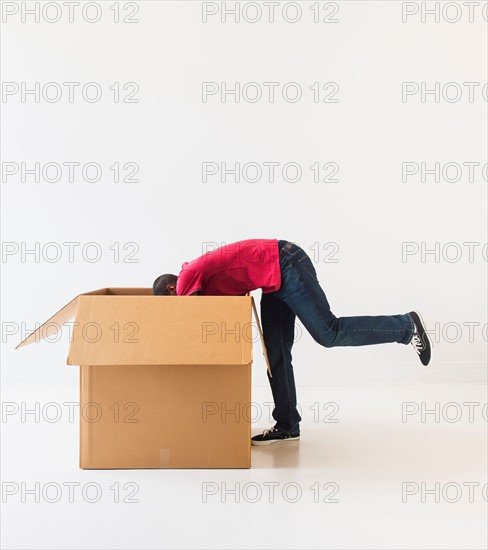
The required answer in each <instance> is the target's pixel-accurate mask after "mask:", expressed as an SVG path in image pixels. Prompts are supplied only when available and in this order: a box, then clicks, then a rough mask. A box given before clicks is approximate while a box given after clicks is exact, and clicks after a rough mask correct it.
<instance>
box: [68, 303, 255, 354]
mask: <svg viewBox="0 0 488 550" xmlns="http://www.w3.org/2000/svg"><path fill="white" fill-rule="evenodd" d="M77 300H78V304H77V309H76V319H75V324H74V327H73V332H72V336H73V337H72V342H71V346H70V351H69V357H68V364H69V365H191V364H199V365H244V364H248V363H251V362H252V313H251V310H252V308H251V307H250V306H251V302H252V297H251V296H152V295H147V296H144V295H111V294H106V295H103V296H97V295H87V294H85V295H80V296H78V299H77Z"/></svg>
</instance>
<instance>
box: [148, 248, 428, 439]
mask: <svg viewBox="0 0 488 550" xmlns="http://www.w3.org/2000/svg"><path fill="white" fill-rule="evenodd" d="M258 288H261V289H262V296H261V303H260V309H261V323H262V329H263V337H264V343H265V345H266V349H267V355H268V360H269V364H270V368H271V373H272V377H270V375H269V373H267V374H268V380H269V383H270V385H271V391H272V394H273V399H274V404H275V407H274V409H273V418H274V419H275V420H276V424H275V425H274V426H273V427H272V428H271V429H268V430H264V432H263V433H262V434H260V435H256V436H254V437H253V438H252V440H251V442H252V444H253V445H269V444H271V443H277V442H285V441H295V440H297V439H299V438H300V429H299V422H300V421H301V419H302V418H301V416H300V414H299V413H298V411H297V407H296V405H297V398H296V389H295V379H294V375H293V366H292V356H291V349H292V346H293V340H294V334H295V318H296V317H298V318H299V319H300V321H301V322H302V323H303V326H304V327H305V328H306V329H307V331H308V332H309V333H310V334H311V336H312V337H313V338H314V340H315V341H316V342H318V343H319V344H321V345H322V346H324V347H326V348H330V347H335V346H367V345H372V344H383V343H388V342H397V343H399V344H409V343H411V344H412V345H413V347H414V349H415V351H416V353H417V354H418V357H419V359H420V361H421V362H422V364H423V365H428V364H429V361H430V358H431V343H430V340H429V337H428V335H427V333H426V330H425V326H424V324H423V321H422V319H421V318H420V315H419V314H418V313H416V312H415V311H411V312H409V313H405V314H400V315H377V316H360V317H336V316H335V315H334V314H333V313H332V311H331V310H330V306H329V302H328V301H327V298H326V296H325V293H324V291H323V290H322V288H321V286H320V284H319V281H318V279H317V273H316V271H315V268H314V265H313V263H312V260H311V259H310V257H309V256H308V254H307V253H306V252H305V251H304V250H303V249H302V248H301V247H300V246H299V245H298V244H296V243H294V242H291V241H287V240H284V239H280V240H277V239H247V240H244V241H238V242H235V243H232V244H228V245H225V246H222V247H220V248H217V249H216V250H212V251H210V252H207V253H206V254H203V255H202V256H200V257H198V258H196V259H195V260H192V261H191V262H185V263H184V264H183V265H182V269H181V271H180V273H179V275H178V276H176V275H172V274H166V275H161V276H160V277H158V278H157V279H156V280H155V281H154V284H153V294H155V295H171V296H191V295H213V296H215V295H217V296H218V295H245V294H246V293H247V292H250V291H252V290H256V289H258Z"/></svg>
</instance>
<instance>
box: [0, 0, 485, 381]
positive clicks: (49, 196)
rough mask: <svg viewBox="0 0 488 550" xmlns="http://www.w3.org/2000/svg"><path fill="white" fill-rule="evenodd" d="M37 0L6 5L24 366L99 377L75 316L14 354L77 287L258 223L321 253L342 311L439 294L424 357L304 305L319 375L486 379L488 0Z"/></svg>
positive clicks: (5, 97) (142, 279) (6, 307)
mask: <svg viewBox="0 0 488 550" xmlns="http://www.w3.org/2000/svg"><path fill="white" fill-rule="evenodd" d="M22 4H25V5H26V6H27V7H28V8H29V9H30V8H32V7H33V3H32V2H27V3H11V2H3V6H2V17H3V22H2V40H1V48H2V52H1V79H2V103H1V111H2V112H1V115H2V146H1V153H2V185H1V189H2V201H1V204H2V273H3V277H2V359H3V364H2V379H3V382H4V383H5V382H7V383H8V382H11V383H17V382H29V381H31V382H49V383H50V382H63V383H73V384H77V382H78V369H77V368H76V367H68V366H66V365H65V360H66V356H67V351H68V335H67V334H64V335H63V337H62V338H61V340H60V341H59V342H57V343H55V344H49V343H41V344H35V345H32V346H30V347H28V348H24V349H21V350H17V351H15V350H14V347H15V345H16V344H17V343H18V342H19V341H20V340H21V338H22V336H23V333H25V332H26V331H27V332H29V331H30V330H31V329H33V328H34V327H35V324H36V323H38V322H42V321H44V320H46V319H47V318H48V317H49V316H50V315H51V314H52V313H54V312H55V311H56V310H58V309H59V308H60V307H61V306H62V305H64V304H65V303H66V302H67V301H69V300H70V299H71V298H72V297H73V296H74V295H76V294H77V293H80V292H85V291H88V290H92V289H95V288H100V287H105V286H151V285H152V282H153V280H154V279H155V277H156V276H158V275H160V274H161V273H166V272H174V273H176V274H177V273H178V272H179V269H180V267H181V264H182V263H183V262H184V261H188V260H191V259H193V258H195V257H197V256H199V255H200V254H201V253H203V251H204V247H205V246H207V245H208V243H214V244H223V243H230V242H233V241H237V240H240V239H247V238H278V239H279V238H284V239H288V240H291V241H294V242H296V243H298V244H299V245H300V246H302V247H303V248H304V249H305V250H306V251H307V252H309V254H311V255H312V257H313V258H314V260H315V262H316V263H315V267H316V270H317V273H318V277H319V281H320V283H321V284H322V286H323V288H324V290H325V293H326V295H327V297H328V299H329V302H330V304H331V308H332V311H333V312H334V313H335V314H336V315H337V316H349V315H381V314H396V313H405V312H407V311H410V310H412V309H416V310H418V311H420V313H421V314H422V316H423V317H424V319H425V321H426V323H427V326H428V329H429V331H432V332H431V334H432V338H433V340H434V350H433V351H434V359H433V362H432V363H431V365H430V366H429V367H428V368H424V367H422V366H421V364H420V362H419V361H418V359H417V358H416V356H415V353H414V351H413V349H411V346H408V347H407V346H399V345H396V344H389V345H383V346H370V347H361V348H334V349H325V348H322V347H320V346H319V345H318V344H316V343H315V342H314V341H313V340H312V338H311V337H310V336H309V335H308V333H306V332H303V331H300V329H301V325H300V324H299V323H298V328H297V342H296V344H295V347H294V352H293V357H294V366H295V372H296V381H297V384H302V385H314V384H328V383H338V384H348V383H357V382H358V381H359V382H365V383H370V382H371V383H381V382H385V381H388V382H396V383H402V382H403V381H406V380H408V381H409V382H412V381H427V380H429V381H434V380H441V381H448V382H450V381H453V382H472V381H475V382H481V381H484V380H485V378H486V360H487V340H486V323H487V296H486V292H487V262H486V254H487V250H486V243H487V242H488V238H487V237H488V235H487V212H486V209H487V191H486V183H487V174H486V163H487V101H486V99H487V98H486V94H487V89H486V83H487V25H486V2H485V3H484V4H483V3H482V5H484V6H485V11H484V16H483V12H482V11H481V6H478V7H476V6H471V8H470V9H469V10H468V7H467V6H466V4H465V3H464V4H463V3H451V4H454V7H452V6H451V8H450V9H449V10H445V9H444V3H442V2H441V3H440V4H442V9H440V11H439V21H438V22H436V20H435V18H436V15H428V14H427V15H425V14H424V13H423V10H424V8H425V7H426V6H428V7H429V8H432V7H433V5H434V3H433V2H427V3H422V2H420V3H412V2H397V1H377V2H372V1H365V2H359V1H358V2H356V1H345V2H336V3H330V2H329V3H325V2H321V3H315V4H314V3H313V2H299V3H293V2H291V3H283V2H282V3H280V4H279V5H278V6H276V7H275V10H276V11H275V13H274V20H271V19H272V18H271V17H270V15H269V10H270V9H271V8H270V6H269V3H268V4H266V3H264V4H263V3H259V5H258V4H256V3H253V2H242V3H240V4H238V6H237V7H238V12H239V16H240V21H238V22H236V21H235V15H234V16H233V15H232V14H230V13H226V14H225V17H224V18H223V16H222V12H223V10H225V9H227V10H229V9H231V8H232V7H233V5H234V3H233V2H230V3H227V4H222V3H221V2H207V3H205V2H204V3H201V2H193V1H188V2H187V1H180V2H172V1H141V2H137V3H130V2H126V3H124V2H121V3H119V5H118V9H119V22H118V23H116V22H114V18H115V17H116V12H115V11H114V9H111V7H110V6H113V5H114V3H113V2H111V1H108V2H105V1H100V0H99V1H98V2H92V3H91V4H92V7H91V8H90V7H89V6H86V4H87V3H86V2H82V3H81V7H83V8H84V9H85V11H84V12H83V13H82V12H81V7H78V8H76V10H75V11H74V16H73V17H74V21H73V22H72V23H70V22H69V12H68V10H67V8H66V7H65V8H63V9H62V10H61V12H57V11H56V8H55V7H53V6H51V7H48V6H47V7H46V2H40V4H39V6H40V8H39V22H36V20H35V15H29V14H23V13H22V10H21V7H22ZM60 5H61V4H58V8H59V6H60ZM317 5H318V6H319V9H320V12H319V15H317V12H316V11H315V10H316V8H315V7H314V6H317ZM19 6H20V7H19ZM456 6H457V9H456ZM15 7H17V8H18V9H19V11H15ZM97 9H98V11H97ZM416 9H417V10H418V11H416ZM257 10H261V15H260V16H259V12H258V11H257ZM297 10H298V11H297ZM470 10H472V11H470ZM213 12H216V13H215V14H213ZM300 12H301V13H300ZM205 13H206V14H207V15H206V16H205V15H204V14H205ZM131 14H132V15H131ZM58 16H59V17H60V19H59V21H57V22H55V21H54V20H55V19H56V18H57V17H58ZM98 16H100V19H99V21H97V22H89V20H92V21H93V20H94V19H96V18H98ZM23 17H25V21H23ZM317 17H319V21H318V22H316V21H315V20H314V19H316V18H317ZM124 18H126V19H127V21H126V22H123V19H124ZM222 19H224V20H222ZM324 19H325V21H324ZM331 19H333V20H336V22H331ZM402 19H403V20H402ZM423 19H424V21H423ZM456 19H459V20H458V21H456ZM470 19H471V21H470ZM49 20H51V21H52V22H49ZM129 20H134V21H135V22H132V23H130V22H128V21H129ZM252 21H254V22H252ZM292 21H295V22H292ZM36 83H38V84H36ZM49 83H50V84H49ZM66 83H76V84H71V85H68V84H66ZM89 83H91V84H89ZM236 83H238V94H237V96H236V95H235V94H234V95H233V94H232V93H230V92H229V90H230V89H232V88H236ZM249 83H251V84H249ZM252 83H254V84H252ZM270 83H276V84H270ZM405 83H407V84H405ZM467 83H468V84H467ZM469 83H471V84H469ZM88 84H89V85H88ZM36 86H37V92H38V95H37V97H36V93H30V94H29V93H27V94H23V92H25V91H26V90H31V91H32V90H34V92H36ZM324 86H325V89H324ZM436 86H437V90H438V92H439V94H438V96H437V97H436V95H435V94H423V93H422V91H425V90H426V89H428V90H435V89H436ZM70 89H71V90H72V92H73V96H72V98H71V99H72V101H70V97H69V91H70ZM225 89H227V92H229V93H227V94H224V95H223V96H222V90H225ZM271 89H272V90H274V93H275V97H274V100H271V99H270V97H269V95H268V94H269V91H270V90H271ZM97 90H98V91H99V92H100V93H101V97H100V98H98V99H93V98H94V97H95V93H96V92H97ZM205 90H206V91H207V92H208V93H207V94H205V93H204V91H205ZM298 91H299V92H301V97H300V98H299V99H298V98H296V96H295V94H296V93H297V92H298ZM58 92H59V93H60V94H61V95H60V97H59V98H56V93H58ZM83 93H84V94H85V95H83ZM256 94H258V95H256ZM259 94H261V97H260V98H259ZM236 98H238V99H239V101H236ZM117 99H118V100H117ZM324 100H325V101H324ZM331 100H332V101H331ZM35 163H39V168H38V175H37V176H36V174H33V173H32V172H28V173H23V172H25V169H27V170H32V169H34V168H35ZM63 163H64V165H63ZM68 163H78V164H77V165H73V172H74V177H73V181H70V173H69V169H68V168H69V165H68ZM89 163H93V164H89ZM116 163H119V164H118V167H119V181H114V180H115V179H116V178H115V175H114V174H115V172H116V166H117V165H116ZM128 163H129V164H128ZM205 163H209V164H205ZM236 163H239V164H240V168H241V174H240V181H236V179H235V176H234V175H233V174H232V173H230V172H228V173H226V174H225V177H222V168H224V169H227V170H232V169H233V168H234V167H235V164H236ZM270 163H277V164H276V165H273V166H275V169H276V172H275V177H274V181H270V178H269V177H268V167H269V166H270ZM405 163H408V165H405ZM422 163H424V164H422ZM436 163H438V167H439V169H438V177H436V175H435V174H432V173H431V172H427V174H426V175H425V178H422V172H423V171H425V169H426V170H427V171H428V170H431V169H433V168H434V167H435V165H436ZM56 165H57V166H58V167H59V169H60V171H58V169H57V167H56ZM245 165H247V166H245ZM205 166H206V167H207V168H204V167H205ZM311 166H319V167H320V169H319V170H318V173H317V170H316V169H315V168H314V169H313V170H312V169H311V168H310V167H311ZM483 166H484V172H483ZM83 167H84V168H85V171H84V172H83V171H82V168H83ZM97 170H98V171H97ZM204 170H206V171H207V173H209V172H210V174H209V175H207V178H206V181H205V178H204V177H203V176H202V174H203V171H204ZM215 170H218V172H217V173H216V174H214V175H212V173H211V172H212V171H215ZM259 171H261V177H260V178H259ZM300 171H301V176H300V175H298V176H297V174H299V172H300ZM405 171H407V172H408V173H407V174H405V173H404V172H405ZM331 174H332V175H331ZM124 178H125V179H126V181H123V180H124ZM36 179H37V180H38V181H36ZM49 179H51V180H55V179H59V181H49ZM96 179H98V181H93V180H96ZM222 179H223V180H224V181H222ZM255 179H258V181H253V180H255ZM295 179H296V180H297V181H294V180H295ZM331 179H335V180H337V181H330V180H331ZM423 179H424V181H423ZM324 180H325V181H324ZM36 243H37V244H36ZM49 243H51V244H49ZM53 243H54V244H53ZM64 243H78V244H77V245H71V247H72V248H71V250H72V251H73V257H72V258H70V253H69V252H70V245H67V244H64ZM89 243H92V244H89ZM93 243H95V244H93ZM331 243H332V244H331ZM405 243H410V244H405ZM436 243H438V244H436ZM466 243H474V244H471V245H470V244H466ZM436 246H437V247H438V254H437V255H436V254H426V255H423V254H422V251H424V252H425V250H433V249H435V247H436ZM36 247H37V248H36ZM28 250H30V251H32V250H34V253H31V254H25V253H26V251H28ZM97 254H98V255H99V256H100V258H99V259H98V260H97V261H94V259H95V258H96V255H97ZM71 260H73V261H71ZM253 295H254V296H255V298H256V300H257V301H259V297H260V291H256V292H254V293H253ZM483 327H484V329H483ZM483 330H484V332H483ZM254 355H255V364H254V384H256V385H267V380H266V378H265V366H264V361H263V357H262V355H261V350H260V347H259V344H258V345H257V346H256V347H255V354H254Z"/></svg>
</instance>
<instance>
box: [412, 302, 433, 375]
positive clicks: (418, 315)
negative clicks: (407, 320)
mask: <svg viewBox="0 0 488 550" xmlns="http://www.w3.org/2000/svg"><path fill="white" fill-rule="evenodd" d="M413 313H415V314H416V315H417V317H418V318H419V319H420V322H421V323H422V327H423V329H424V335H425V338H426V339H427V341H428V342H429V346H430V358H429V363H430V362H431V361H432V356H433V353H432V350H433V348H434V344H433V343H432V340H431V339H430V336H429V334H428V332H427V325H426V324H425V321H424V320H423V318H422V315H420V313H419V312H418V311H415V310H414V311H413ZM414 321H415V319H414ZM419 359H420V356H419ZM421 363H422V361H421ZM429 363H427V365H429ZM422 365H424V364H423V363H422ZM427 365H424V367H426V366H427Z"/></svg>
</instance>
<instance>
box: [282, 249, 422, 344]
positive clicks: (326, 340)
mask: <svg viewBox="0 0 488 550" xmlns="http://www.w3.org/2000/svg"><path fill="white" fill-rule="evenodd" d="M280 261H281V273H282V283H281V288H280V289H279V290H277V291H276V292H274V294H275V296H276V297H277V298H280V299H281V300H283V301H284V302H285V303H286V304H287V305H288V306H289V307H290V309H292V310H293V311H294V313H295V314H296V315H297V317H298V318H299V319H300V321H301V322H302V323H303V325H304V327H305V328H306V329H307V331H308V332H309V333H310V334H311V335H312V337H313V338H314V340H315V341H316V342H318V343H319V344H321V345H323V346H325V347H335V346H366V345H371V344H383V343H388V342H398V343H400V344H408V343H409V342H410V341H411V339H412V336H413V333H414V328H415V327H414V323H413V319H412V317H411V316H410V315H409V314H403V315H402V314H400V315H376V316H356V317H336V316H335V315H334V314H333V313H332V311H331V309H330V306H329V302H328V300H327V298H326V296H325V293H324V291H323V289H322V287H321V286H320V284H319V282H318V279H317V273H316V271H315V268H314V266H313V263H312V260H311V259H310V257H309V256H308V255H307V253H306V252H305V251H304V250H303V249H302V248H301V247H299V246H298V245H296V244H293V247H291V248H288V250H287V251H284V252H283V255H282V258H281V260H280Z"/></svg>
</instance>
